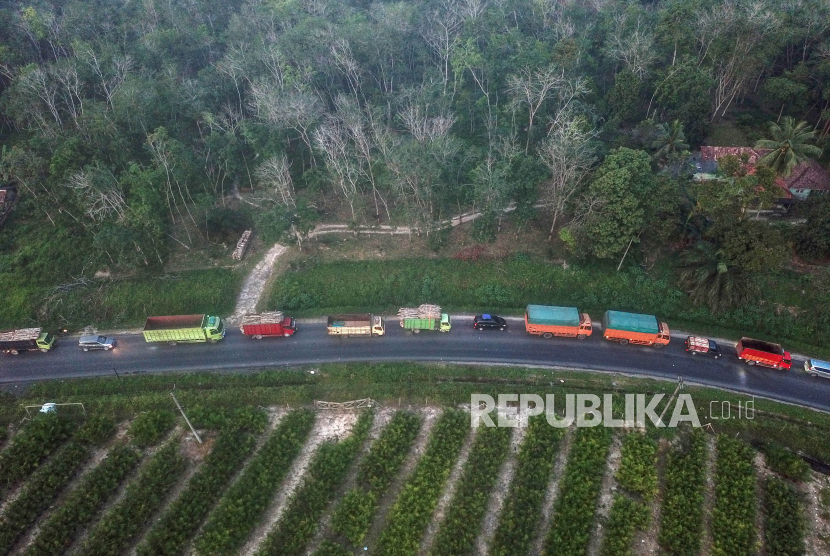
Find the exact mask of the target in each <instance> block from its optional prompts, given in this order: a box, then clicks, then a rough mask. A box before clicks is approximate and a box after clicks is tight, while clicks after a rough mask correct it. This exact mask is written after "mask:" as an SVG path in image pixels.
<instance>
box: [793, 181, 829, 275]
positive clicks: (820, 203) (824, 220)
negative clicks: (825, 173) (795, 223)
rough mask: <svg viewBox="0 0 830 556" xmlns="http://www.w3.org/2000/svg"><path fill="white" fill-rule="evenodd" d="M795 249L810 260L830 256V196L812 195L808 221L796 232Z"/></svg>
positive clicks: (818, 259) (800, 255)
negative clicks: (817, 196) (815, 197)
mask: <svg viewBox="0 0 830 556" xmlns="http://www.w3.org/2000/svg"><path fill="white" fill-rule="evenodd" d="M795 250H796V252H797V253H798V256H799V257H802V258H804V259H807V260H808V261H822V260H824V259H825V258H827V257H828V256H830V196H828V195H822V196H821V197H819V198H818V199H814V196H811V197H810V200H809V208H808V211H807V221H806V222H805V223H804V224H802V225H801V226H800V227H799V228H798V231H797V232H796V237H795Z"/></svg>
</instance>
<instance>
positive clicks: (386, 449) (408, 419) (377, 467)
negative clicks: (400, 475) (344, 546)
mask: <svg viewBox="0 0 830 556" xmlns="http://www.w3.org/2000/svg"><path fill="white" fill-rule="evenodd" d="M420 428H421V418H420V417H419V416H418V415H416V414H415V413H410V412H408V411H398V412H397V413H395V415H394V416H393V417H392V420H391V421H390V422H389V424H388V425H387V426H386V427H385V428H384V429H383V432H382V433H381V434H380V437H379V438H378V439H377V440H376V441H375V442H374V443H372V447H371V449H370V450H369V453H368V454H366V457H365V458H363V460H362V461H361V462H360V466H359V467H358V472H357V486H356V487H355V488H353V489H351V490H349V492H347V493H346V495H345V496H344V497H343V499H342V500H341V501H340V503H339V504H338V506H337V509H336V510H335V512H334V515H333V517H332V522H331V528H332V531H333V532H334V533H336V534H340V535H343V537H345V538H346V540H347V541H348V542H349V543H351V544H352V545H353V546H357V545H358V544H359V543H360V542H361V541H362V540H363V538H364V537H365V536H366V533H367V532H368V531H369V527H370V525H371V523H372V517H373V516H374V515H375V512H376V511H377V507H378V501H379V500H380V499H381V498H382V497H383V495H384V494H385V493H386V491H387V489H388V488H389V485H390V484H391V483H392V480H393V479H394V477H395V475H396V474H397V472H398V470H399V469H400V467H401V465H402V464H403V461H404V458H406V454H407V453H408V452H409V448H410V446H412V443H413V442H414V441H415V437H416V436H417V435H418V430H419V429H420Z"/></svg>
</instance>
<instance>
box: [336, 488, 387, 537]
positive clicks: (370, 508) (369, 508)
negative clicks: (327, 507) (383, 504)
mask: <svg viewBox="0 0 830 556" xmlns="http://www.w3.org/2000/svg"><path fill="white" fill-rule="evenodd" d="M377 505H378V499H377V496H376V495H375V493H374V492H372V491H369V492H366V491H364V490H361V489H358V488H353V489H350V490H349V492H347V493H346V495H345V496H343V499H342V500H341V501H340V503H339V504H338V505H337V510H336V511H335V513H334V515H333V516H332V520H331V528H332V531H334V532H336V533H340V534H341V535H343V536H344V537H346V540H348V541H349V543H351V544H352V546H357V545H358V544H360V542H361V541H362V540H363V538H364V537H365V536H366V533H368V532H369V527H370V526H371V524H372V516H374V515H375V510H376V509H377Z"/></svg>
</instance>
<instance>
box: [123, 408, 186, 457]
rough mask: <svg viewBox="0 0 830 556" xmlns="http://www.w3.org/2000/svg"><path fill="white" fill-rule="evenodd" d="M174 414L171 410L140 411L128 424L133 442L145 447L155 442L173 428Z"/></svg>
mask: <svg viewBox="0 0 830 556" xmlns="http://www.w3.org/2000/svg"><path fill="white" fill-rule="evenodd" d="M175 423H176V416H175V414H174V413H173V412H172V411H164V410H156V411H147V412H144V413H140V414H139V415H138V417H136V418H135V420H134V421H133V424H132V425H130V435H131V436H132V438H133V444H135V445H136V446H138V447H139V448H146V447H147V446H152V445H154V444H156V443H157V442H158V441H159V440H161V439H162V437H163V436H164V435H165V434H167V431H169V430H170V429H172V428H173V425H174V424H175Z"/></svg>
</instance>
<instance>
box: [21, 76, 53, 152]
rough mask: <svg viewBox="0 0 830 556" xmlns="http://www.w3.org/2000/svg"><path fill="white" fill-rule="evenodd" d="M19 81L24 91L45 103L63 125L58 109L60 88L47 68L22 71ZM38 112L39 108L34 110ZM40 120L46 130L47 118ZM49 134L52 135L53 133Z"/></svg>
mask: <svg viewBox="0 0 830 556" xmlns="http://www.w3.org/2000/svg"><path fill="white" fill-rule="evenodd" d="M17 81H18V84H19V85H20V86H21V87H22V89H23V91H24V92H26V93H29V94H30V95H31V96H32V97H34V98H36V99H39V100H40V101H41V102H42V103H43V105H44V106H45V107H46V108H47V109H48V110H49V113H50V114H51V115H52V117H53V118H54V120H55V123H56V124H57V125H58V126H59V127H60V126H62V125H63V121H62V120H61V116H60V112H59V111H58V88H57V86H56V85H55V83H54V81H53V80H52V79H51V78H50V76H49V74H48V73H47V72H46V70H43V69H41V68H33V69H31V70H30V71H27V72H25V73H21V74H20V75H19V76H18V78H17ZM36 112H37V110H34V111H33V113H36ZM38 116H39V113H38ZM39 120H40V123H41V124H42V125H41V127H42V128H43V129H44V131H46V128H45V127H44V125H45V124H46V122H45V119H44V118H39ZM49 135H50V136H51V133H50V134H49Z"/></svg>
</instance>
